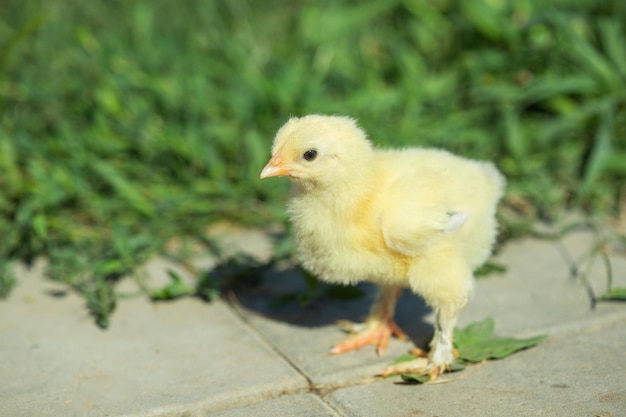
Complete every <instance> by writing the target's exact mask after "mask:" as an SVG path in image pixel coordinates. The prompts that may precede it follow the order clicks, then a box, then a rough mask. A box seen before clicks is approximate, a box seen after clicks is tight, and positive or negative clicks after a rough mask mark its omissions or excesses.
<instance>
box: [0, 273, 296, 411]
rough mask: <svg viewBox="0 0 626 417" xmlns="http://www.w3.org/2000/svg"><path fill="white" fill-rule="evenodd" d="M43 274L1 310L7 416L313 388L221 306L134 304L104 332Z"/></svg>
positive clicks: (201, 405)
mask: <svg viewBox="0 0 626 417" xmlns="http://www.w3.org/2000/svg"><path fill="white" fill-rule="evenodd" d="M39 272H40V270H39V268H36V269H35V270H32V271H29V272H23V273H22V274H21V277H20V280H19V286H18V287H17V288H16V289H15V291H14V292H13V294H12V295H11V298H10V299H9V301H8V302H2V303H0V335H2V337H1V338H0V380H1V381H2V382H1V384H0V398H1V400H0V416H7V417H8V416H12V417H18V416H29V417H31V416H35V415H37V416H39V415H40V416H44V415H47V416H103V415H126V414H133V413H134V414H138V415H160V414H164V413H172V412H177V411H179V410H191V411H193V410H210V409H216V408H223V407H226V406H232V405H234V404H238V403H246V402H252V401H258V400H262V399H264V398H266V397H267V396H276V395H279V394H281V393H283V392H297V391H302V390H305V389H306V388H307V387H308V383H307V381H306V380H305V379H304V378H303V377H302V376H301V375H300V374H299V373H298V372H297V371H296V370H294V369H293V368H292V367H291V366H290V365H289V364H287V362H285V361H284V360H283V359H282V358H281V357H280V356H279V355H277V354H276V353H275V352H274V351H273V350H272V349H271V348H270V347H269V346H268V345H267V344H266V343H265V342H264V341H263V340H261V339H260V338H259V337H257V335H256V334H255V333H254V332H253V331H250V329H248V328H247V327H246V326H245V325H244V324H243V323H242V322H241V320H240V319H239V318H238V317H237V316H236V315H235V314H233V312H232V311H231V310H230V309H229V308H228V307H227V306H226V305H225V304H224V303H223V302H221V301H216V302H214V303H211V304H206V303H202V302H201V301H199V300H194V299H185V300H180V301H177V302H172V303H156V304H154V303H150V302H148V301H147V300H145V298H143V297H140V298H135V299H132V300H126V301H123V302H121V303H119V307H118V310H117V311H116V312H115V315H114V317H113V325H112V326H111V328H110V329H109V330H107V331H102V330H100V329H98V328H97V327H96V326H95V325H94V324H93V321H92V320H91V319H90V318H89V317H87V316H86V314H85V309H84V306H83V301H82V300H81V299H79V298H78V297H77V296H75V295H73V294H68V295H66V296H65V297H61V298H55V297H52V296H50V295H49V294H50V293H51V292H55V291H60V287H59V286H58V285H55V284H53V283H49V282H45V281H43V280H41V279H40V278H39V277H38V275H39Z"/></svg>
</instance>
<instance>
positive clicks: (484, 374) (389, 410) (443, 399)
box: [325, 320, 626, 417]
mask: <svg viewBox="0 0 626 417" xmlns="http://www.w3.org/2000/svg"><path fill="white" fill-rule="evenodd" d="M624 340H626V320H624V321H622V322H619V323H613V324H611V325H608V326H605V327H602V328H598V329H593V330H590V331H587V332H583V333H581V334H578V335H570V336H557V337H553V338H550V339H549V340H547V341H545V342H543V343H541V344H540V345H538V346H536V347H534V348H533V349H529V350H527V351H523V352H519V353H517V354H515V355H513V356H510V357H508V358H506V359H504V360H501V361H492V362H487V363H485V364H483V365H474V366H471V367H469V368H468V369H466V370H465V371H463V372H461V373H459V374H450V375H449V376H445V377H444V378H443V379H442V380H440V381H441V382H443V383H429V384H425V385H403V384H401V383H399V382H395V383H394V382H392V381H391V380H385V381H381V382H376V383H372V384H365V385H359V386H354V387H349V388H343V389H340V390H337V391H335V392H333V393H332V394H330V395H329V396H328V397H326V398H325V400H326V401H329V402H330V403H331V404H332V405H333V406H334V407H336V408H337V409H338V410H339V411H340V412H342V413H344V414H345V415H347V416H352V417H370V416H371V417H374V416H376V417H378V416H387V417H396V416H397V417H400V416H402V417H405V416H433V417H434V416H446V417H455V416H459V417H461V416H462V417H472V416H477V417H478V416H480V417H489V416H494V417H495V416H498V417H500V416H512V417H516V416H519V417H522V416H523V417H527V416H572V417H578V416H589V417H593V416H595V417H599V416H602V417H609V416H613V417H617V416H624V415H626V385H624V369H626V355H624V354H623V353H622V351H623V346H624ZM396 381H398V380H397V379H396Z"/></svg>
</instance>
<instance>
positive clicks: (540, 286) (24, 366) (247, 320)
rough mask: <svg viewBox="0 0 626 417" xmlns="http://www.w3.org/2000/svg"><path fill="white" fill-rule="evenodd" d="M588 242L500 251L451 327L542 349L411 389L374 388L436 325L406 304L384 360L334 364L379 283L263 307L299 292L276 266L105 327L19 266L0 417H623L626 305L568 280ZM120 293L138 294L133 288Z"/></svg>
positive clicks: (361, 357) (1, 376)
mask: <svg viewBox="0 0 626 417" xmlns="http://www.w3.org/2000/svg"><path fill="white" fill-rule="evenodd" d="M218 231H219V230H218ZM226 233H227V235H228V236H229V239H227V240H226V244H227V249H228V250H229V251H231V252H236V251H237V250H239V249H242V250H244V251H248V252H252V253H253V254H256V255H258V256H259V257H260V258H262V259H266V258H267V256H268V250H269V248H270V247H271V245H270V243H269V240H268V239H267V238H264V237H263V235H261V234H259V233H258V232H253V233H242V232H241V231H236V232H233V231H232V230H229V229H228V230H226ZM593 245H594V240H593V236H592V234H590V233H588V232H577V233H572V234H569V235H568V236H567V237H566V238H565V239H564V240H563V242H562V243H554V242H545V241H537V240H520V241H517V242H513V243H510V244H509V245H507V246H506V248H505V249H504V251H503V252H502V253H501V254H499V255H498V256H497V257H496V261H498V262H500V263H503V264H505V265H506V266H507V267H508V270H507V272H506V273H504V274H501V275H497V276H491V277H488V278H485V279H479V280H478V281H477V284H476V295H475V297H474V299H473V301H472V303H471V304H470V305H469V306H468V307H467V308H466V309H465V311H464V312H463V313H462V315H461V318H460V323H459V324H460V325H461V326H464V325H466V324H468V323H470V322H473V321H476V320H482V319H484V318H485V317H487V316H492V317H494V319H495V322H496V332H497V333H498V334H500V335H504V336H533V335H537V334H543V333H546V334H548V335H549V337H548V339H547V340H546V341H545V342H543V343H541V344H540V345H538V346H537V347H535V348H533V349H530V350H527V351H524V352H520V353H517V354H515V355H513V356H511V357H509V358H506V359H503V360H500V361H493V362H487V363H485V364H481V365H475V366H471V367H469V368H468V369H467V370H465V371H463V372H461V373H458V374H451V375H446V376H444V377H443V378H442V380H440V381H437V382H436V383H431V384H426V385H420V386H414V385H404V384H401V383H399V382H400V380H399V379H398V378H393V379H387V380H381V379H380V378H375V377H374V375H375V374H376V373H378V372H379V371H380V370H381V369H382V368H383V367H384V366H385V365H387V364H388V363H389V362H390V361H392V360H393V359H395V358H396V357H397V356H399V355H401V354H403V353H405V352H406V351H407V350H408V349H410V348H411V347H412V346H413V345H415V344H417V345H420V346H422V347H424V346H425V345H426V343H427V342H428V340H429V338H430V337H431V334H432V315H431V313H430V311H429V310H428V308H426V307H425V306H424V303H423V302H422V301H421V300H420V299H419V298H418V297H416V296H414V295H412V294H409V293H405V294H404V295H403V296H402V298H401V299H400V302H399V306H398V313H397V317H396V319H397V321H398V323H399V324H400V325H401V326H402V327H403V328H404V329H405V330H406V331H407V332H408V334H409V335H410V337H411V339H412V340H411V341H408V342H400V341H397V340H394V341H392V343H391V345H390V348H389V352H388V354H387V355H386V356H385V357H383V358H378V357H377V356H376V355H375V353H374V348H373V347H372V348H366V349H362V350H360V351H358V352H354V353H349V354H345V355H341V356H330V355H328V354H327V350H328V348H329V347H330V346H332V345H333V344H334V343H336V342H337V341H339V340H340V339H341V338H343V337H345V335H344V334H343V333H342V332H341V331H340V330H339V329H338V328H337V327H336V325H335V321H336V320H339V319H349V320H354V321H357V320H360V319H362V318H364V317H365V315H366V314H367V311H368V308H369V304H370V302H371V297H372V295H373V292H374V287H373V286H371V285H363V286H362V288H363V290H364V291H365V292H366V293H367V296H366V297H365V298H363V299H359V300H355V301H344V300H335V299H332V298H328V297H320V298H315V299H313V300H312V301H311V302H310V303H309V304H308V305H307V306H306V307H305V308H301V307H300V306H299V305H298V304H297V303H291V304H289V303H287V304H282V305H278V306H276V305H274V306H272V305H273V304H276V303H275V301H276V300H277V297H280V296H284V295H285V294H289V293H297V292H302V291H303V290H304V289H305V287H306V286H305V284H304V281H303V280H302V278H301V277H300V275H299V273H298V272H297V270H295V269H294V268H293V267H290V266H289V265H281V266H280V267H279V268H277V269H276V270H270V271H267V272H266V274H265V276H264V280H263V284H262V285H260V286H257V287H248V288H239V289H237V290H236V291H235V292H234V293H228V294H227V297H226V299H227V300H229V302H225V301H222V300H218V301H216V302H213V303H211V304H206V303H202V302H200V301H199V300H195V299H183V300H179V301H176V302H170V303H150V302H148V301H147V300H145V298H143V297H135V298H130V299H126V300H122V301H120V302H119V304H118V308H117V310H116V312H115V314H114V316H113V317H112V325H111V327H110V329H109V330H106V331H102V330H99V329H98V328H97V327H96V326H95V325H94V324H93V320H92V319H91V318H90V317H89V316H88V315H87V312H86V309H85V307H84V301H83V300H82V299H81V298H79V297H78V296H76V295H74V294H72V293H71V292H67V291H66V290H65V288H64V287H62V286H59V285H58V284H55V283H52V282H49V281H45V280H44V279H42V278H41V267H42V266H41V265H40V264H38V265H36V267H35V268H33V269H31V270H26V269H24V268H19V269H18V277H19V279H18V287H17V288H16V289H15V290H14V292H13V293H12V294H11V296H10V297H9V299H8V300H5V301H0V417H5V416H7V417H8V416H11V417H14V416H15V417H20V416H53V417H54V416H160V417H166V416H167V417H183V416H185V417H192V416H193V417H196V416H224V417H237V416H244V415H246V416H247V415H255V416H257V415H258V416H261V417H262V416H270V415H271V416H274V415H280V416H291V415H293V416H301V415H304V416H306V415H311V416H314V415H315V416H317V415H319V416H370V415H371V416H381V415H384V416H411V415H423V416H457V415H458V416H502V415H506V416H528V415H537V416H603V417H606V416H621V415H626V388H625V387H626V384H624V382H623V381H624V371H625V370H626V355H624V353H623V346H624V343H625V341H626V304H624V303H609V302H603V303H599V304H598V305H597V307H596V309H595V310H592V309H591V308H590V302H589V297H588V294H587V292H586V290H585V287H584V286H583V285H582V281H581V279H580V278H573V277H572V276H571V273H570V271H571V269H572V260H575V261H576V262H577V263H578V269H579V270H581V271H583V270H585V268H586V267H585V264H584V262H582V260H583V255H584V253H585V251H587V250H588V249H589V248H590V247H592V246H593ZM198 265H200V267H203V268H206V267H210V266H211V265H213V260H211V259H207V258H206V257H205V258H204V259H201V260H199V262H198ZM612 266H613V281H614V283H613V284H614V286H620V287H626V261H625V260H624V258H623V257H618V256H613V257H612ZM168 269H176V267H175V266H174V265H172V264H170V263H168V262H166V261H164V260H162V259H156V260H154V261H153V262H151V263H150V264H149V265H148V267H147V268H146V272H145V274H144V277H145V281H146V283H149V284H151V285H152V284H154V285H156V286H158V285H162V284H163V283H164V282H166V280H167V274H166V272H167V270H168ZM177 272H178V273H179V274H180V275H181V276H183V278H184V279H190V277H189V276H184V275H185V272H184V271H182V270H177ZM606 277H607V274H606V271H604V270H603V264H602V262H600V261H598V260H597V261H596V262H595V264H594V265H593V267H592V268H591V269H590V273H589V278H588V279H589V283H590V285H591V286H592V288H593V291H594V292H595V293H596V294H599V293H602V292H603V291H605V289H606V284H607V281H606ZM119 289H120V290H121V291H124V292H126V293H133V292H136V291H137V286H136V285H135V284H134V283H133V281H132V280H128V281H126V282H124V283H123V285H122V286H120V288H119Z"/></svg>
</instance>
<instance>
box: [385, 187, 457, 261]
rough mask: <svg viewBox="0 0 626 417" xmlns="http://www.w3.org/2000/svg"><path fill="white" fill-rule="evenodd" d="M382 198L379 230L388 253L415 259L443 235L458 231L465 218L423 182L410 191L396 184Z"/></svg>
mask: <svg viewBox="0 0 626 417" xmlns="http://www.w3.org/2000/svg"><path fill="white" fill-rule="evenodd" d="M381 197H382V202H381V204H382V210H381V230H382V235H383V238H384V241H385V244H386V245H387V247H389V248H390V249H392V250H394V251H396V252H399V253H401V254H403V255H407V256H416V255H418V254H420V253H424V252H425V251H427V249H428V248H429V247H430V246H431V245H433V244H435V243H437V242H439V241H440V240H441V239H443V238H444V237H445V236H446V235H449V234H451V233H455V232H457V231H458V230H460V229H461V228H462V227H463V226H464V225H465V223H466V221H467V219H468V215H467V214H466V213H465V212H463V211H461V210H455V209H454V208H453V207H449V205H448V204H447V203H446V201H445V195H444V193H443V191H442V190H441V189H440V188H439V187H438V186H437V184H436V183H432V182H430V181H422V182H421V184H415V183H413V184H411V186H410V187H408V186H403V184H396V185H395V186H394V187H392V188H391V189H389V190H387V191H386V192H385V193H384V195H383V196H381Z"/></svg>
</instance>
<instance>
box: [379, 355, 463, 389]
mask: <svg viewBox="0 0 626 417" xmlns="http://www.w3.org/2000/svg"><path fill="white" fill-rule="evenodd" d="M410 353H411V354H412V355H414V356H416V358H415V359H413V360H410V361H406V362H400V363H396V364H393V365H389V366H388V367H386V368H385V369H384V370H383V372H381V374H380V375H381V376H383V377H387V376H391V375H399V374H418V375H428V377H429V379H430V380H431V381H433V380H435V379H437V378H439V376H440V375H441V374H443V373H444V372H446V371H448V370H450V365H449V364H445V363H433V362H432V360H431V359H430V358H429V357H428V352H426V351H424V350H422V349H420V348H414V349H411V351H410ZM452 354H453V356H454V357H455V358H457V357H458V356H459V353H458V351H457V350H456V349H454V350H453V351H452Z"/></svg>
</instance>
